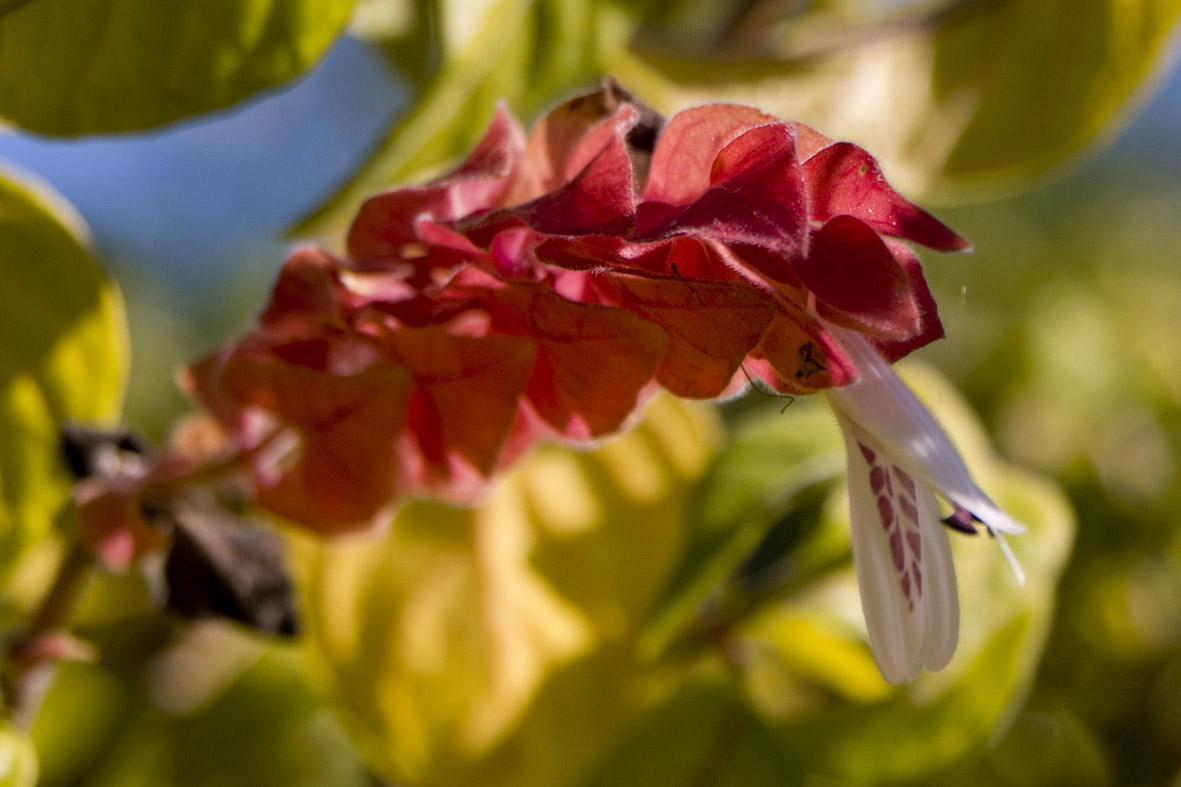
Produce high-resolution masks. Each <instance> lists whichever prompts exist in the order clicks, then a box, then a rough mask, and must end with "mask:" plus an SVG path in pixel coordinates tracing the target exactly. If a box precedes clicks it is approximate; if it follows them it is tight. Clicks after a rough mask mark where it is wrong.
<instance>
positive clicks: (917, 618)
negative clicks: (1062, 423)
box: [825, 326, 1024, 683]
mask: <svg viewBox="0 0 1181 787" xmlns="http://www.w3.org/2000/svg"><path fill="white" fill-rule="evenodd" d="M826 327H828V330H829V331H830V332H831V333H832V334H833V335H834V336H835V337H837V339H838V340H839V341H840V343H841V346H842V347H843V348H844V350H845V351H846V353H847V354H848V356H849V358H850V359H851V360H852V361H853V363H854V364H855V365H856V366H857V370H858V372H859V377H858V379H857V380H856V381H855V382H853V383H851V384H850V385H847V386H844V387H841V388H832V389H829V390H828V391H826V392H825V393H826V396H827V397H828V401H829V404H831V405H832V409H833V412H834V413H836V417H837V421H838V422H839V423H840V426H841V430H842V432H843V433H844V436H845V447H846V452H847V454H848V463H849V504H850V505H849V507H850V517H851V527H852V534H853V565H854V568H855V569H856V572H857V583H858V586H859V588H860V590H861V604H862V607H863V609H864V611H865V622H866V626H867V628H868V630H869V645H870V648H871V650H872V651H873V655H874V658H875V659H876V660H877V664H878V668H879V669H880V670H881V673H882V676H883V677H884V678H885V679H886V680H887V681H889V682H890V683H900V682H902V681H907V680H913V679H914V678H916V677H917V676H918V674H919V672H920V671H921V670H922V669H923V668H926V669H928V670H939V669H942V668H943V667H945V666H947V663H948V662H949V661H950V660H951V657H952V655H953V654H954V653H955V648H956V643H957V641H958V639H959V597H958V594H957V590H956V579H955V566H954V565H953V564H952V560H951V548H950V544H949V542H948V537H947V531H946V529H945V527H944V525H947V526H948V527H952V528H954V529H957V530H961V531H964V532H968V533H974V532H976V525H975V523H980V524H982V525H984V527H985V529H986V530H987V531H988V533H989V535H991V536H993V537H994V538H995V539H996V541H997V543H998V544H1000V546H1001V549H1002V551H1003V552H1004V555H1005V557H1006V559H1007V560H1008V561H1009V564H1010V566H1011V567H1012V569H1013V572H1014V574H1015V575H1016V577H1017V581H1018V582H1019V583H1022V582H1024V574H1023V573H1022V571H1021V567H1020V566H1019V565H1018V564H1017V560H1016V558H1015V557H1014V555H1013V553H1012V551H1011V550H1010V549H1009V547H1008V545H1007V544H1006V543H1005V541H1004V534H1005V533H1014V534H1016V533H1022V532H1024V528H1023V527H1022V526H1021V525H1020V524H1019V523H1017V522H1016V521H1014V520H1013V519H1012V518H1011V517H1009V515H1008V514H1006V513H1005V512H1004V511H1002V510H1001V509H1000V508H998V507H997V505H996V504H995V503H993V502H992V501H991V500H990V499H989V498H988V496H987V495H986V494H984V492H982V491H981V490H980V488H979V487H978V486H976V484H975V482H973V481H972V477H971V474H969V472H968V468H967V466H966V465H965V464H964V460H963V459H962V458H961V457H960V455H959V452H958V451H957V450H956V448H955V446H954V445H952V442H951V440H950V438H948V436H947V434H946V432H944V431H943V429H942V427H940V426H939V424H938V422H937V421H936V420H935V418H934V416H932V415H931V413H930V412H928V410H927V409H926V407H924V406H923V404H922V403H921V402H920V401H919V400H918V398H917V397H916V396H915V395H914V393H913V392H912V391H911V390H910V389H909V388H908V387H907V386H906V385H905V383H903V382H902V380H900V379H899V378H898V376H897V375H896V374H895V373H894V370H893V369H892V368H890V365H889V364H888V363H887V362H886V360H885V359H884V358H883V357H882V356H881V355H880V354H879V353H878V352H877V351H876V350H875V349H874V348H873V347H872V346H871V345H870V344H869V342H867V341H866V340H865V339H864V338H863V337H862V336H860V335H859V334H857V333H854V332H852V331H846V330H842V329H840V328H836V327H833V326H826ZM937 495H938V497H942V498H943V499H944V500H946V501H947V502H948V503H949V504H950V505H951V506H952V507H953V509H954V511H953V513H952V514H951V515H950V516H948V517H947V518H945V519H943V520H942V521H941V518H940V509H939V502H938V500H937V498H936V496H937Z"/></svg>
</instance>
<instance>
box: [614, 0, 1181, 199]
mask: <svg viewBox="0 0 1181 787" xmlns="http://www.w3.org/2000/svg"><path fill="white" fill-rule="evenodd" d="M703 2H705V0H700V1H699V2H698V4H700V3H703ZM683 5H686V4H683ZM687 5H688V6H689V8H688V9H683V13H685V14H686V15H688V16H692V14H689V13H688V12H689V11H692V9H693V8H694V7H695V5H694V3H693V2H690V3H688V4H687ZM768 5H769V4H757V6H758V7H759V8H761V9H762V10H764V11H765V10H767V9H766V6H768ZM883 5H888V6H891V8H890V9H888V10H883ZM834 6H839V9H835V10H834ZM784 7H785V8H787V7H788V6H786V5H785V6H784ZM1179 15H1181V0H998V1H997V2H968V3H954V2H944V3H922V2H920V3H909V4H901V6H899V4H895V3H890V4H882V3H878V2H869V0H858V1H857V2H852V3H840V4H830V3H817V4H810V7H809V9H808V10H805V11H803V12H801V11H800V9H799V7H798V4H793V5H792V6H791V12H790V13H785V15H784V16H783V17H782V18H772V19H766V20H763V23H762V24H761V25H754V24H751V22H752V20H751V19H749V18H748V19H747V20H746V22H747V23H746V24H744V23H743V21H742V19H741V18H739V21H738V22H736V23H734V24H733V26H732V27H731V28H721V29H717V30H714V31H712V32H713V35H712V37H711V38H710V39H709V40H708V41H706V42H701V41H698V42H697V43H696V45H693V44H690V45H686V44H685V43H683V42H682V41H681V40H680V39H679V38H678V37H677V35H678V33H677V30H678V29H679V28H675V29H673V30H672V31H668V30H661V29H660V28H657V27H655V26H652V27H650V28H649V29H648V35H647V36H646V37H645V39H644V41H643V42H641V44H640V46H639V47H638V50H637V51H624V50H620V51H617V52H616V53H615V55H616V57H615V58H614V60H611V61H609V63H610V65H611V67H612V68H613V70H614V71H615V72H616V76H618V77H619V78H620V79H621V80H622V81H623V83H624V84H625V85H629V86H630V87H631V88H632V89H633V90H635V91H636V92H637V93H638V95H640V96H641V97H642V98H644V100H646V101H648V102H649V103H651V104H652V105H653V106H655V107H656V108H658V109H661V110H664V111H671V110H674V109H678V108H681V107H683V106H686V105H690V104H697V103H702V102H706V101H719V100H729V101H738V102H741V103H751V104H756V105H758V106H761V107H762V108H764V109H766V110H768V111H771V112H773V113H775V114H777V115H780V116H783V117H788V118H793V119H797V120H801V121H803V122H805V123H808V124H810V125H812V126H815V127H816V128H817V129H819V130H820V131H822V132H824V133H825V134H828V135H829V136H832V137H836V138H843V139H849V140H852V141H854V142H857V143H859V144H861V145H863V146H864V147H865V148H866V149H868V150H869V151H870V152H872V153H873V154H874V155H875V156H877V157H879V158H880V159H882V160H883V163H884V165H885V170H886V174H887V175H888V176H889V177H890V179H891V180H892V181H893V182H894V183H895V185H897V186H899V187H901V188H903V189H904V190H905V191H907V192H909V193H911V194H914V195H916V196H923V197H924V198H926V199H963V198H967V197H971V196H976V195H981V194H989V193H992V192H995V191H996V190H999V189H1003V188H1012V187H1014V186H1020V185H1021V184H1023V183H1028V181H1029V179H1030V178H1032V177H1035V176H1038V175H1041V174H1044V173H1045V172H1046V171H1047V170H1048V169H1049V168H1051V167H1054V166H1055V165H1058V164H1061V163H1062V162H1063V161H1065V160H1067V159H1068V158H1070V157H1071V156H1073V155H1076V154H1077V153H1079V152H1080V151H1082V150H1085V149H1089V148H1093V147H1095V146H1096V145H1097V144H1099V143H1100V142H1102V141H1104V140H1106V139H1107V138H1108V137H1110V136H1111V135H1112V134H1113V133H1114V132H1115V131H1116V130H1117V129H1118V128H1119V127H1120V126H1121V125H1122V124H1123V123H1126V122H1127V120H1128V119H1129V117H1130V114H1131V112H1132V110H1133V109H1135V108H1136V107H1137V106H1138V104H1139V103H1140V99H1142V97H1143V96H1144V94H1145V93H1146V92H1147V91H1148V90H1149V89H1151V88H1152V87H1153V86H1154V84H1155V83H1156V82H1157V81H1159V80H1158V79H1157V78H1158V77H1160V76H1161V75H1162V74H1163V73H1165V72H1166V71H1167V70H1169V69H1171V68H1172V66H1173V65H1174V64H1175V62H1176V59H1175V55H1176V50H1175V47H1171V46H1170V42H1171V40H1172V39H1173V38H1174V37H1175V33H1176V28H1177V21H1178V17H1179ZM739 16H740V15H739Z"/></svg>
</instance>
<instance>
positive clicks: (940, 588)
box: [183, 81, 1020, 682]
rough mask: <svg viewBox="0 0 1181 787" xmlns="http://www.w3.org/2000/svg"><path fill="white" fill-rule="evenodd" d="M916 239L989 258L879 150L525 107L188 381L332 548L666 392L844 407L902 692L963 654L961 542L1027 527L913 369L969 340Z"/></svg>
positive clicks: (886, 647)
mask: <svg viewBox="0 0 1181 787" xmlns="http://www.w3.org/2000/svg"><path fill="white" fill-rule="evenodd" d="M906 242H910V243H914V244H919V245H922V246H926V247H928V248H931V249H935V250H938V251H943V252H953V251H962V250H964V249H966V248H967V247H968V244H967V243H966V242H965V241H964V240H963V239H962V238H961V237H959V236H958V235H957V234H955V233H954V232H952V231H951V230H950V229H948V228H947V227H946V226H945V225H943V224H942V223H941V222H939V221H938V220H937V219H935V218H934V217H933V216H931V215H930V214H929V213H927V212H926V211H924V210H922V209H921V208H919V207H917V206H915V205H914V204H912V203H910V202H909V201H907V200H906V199H904V198H903V197H901V196H900V195H899V194H898V193H897V192H896V191H895V190H894V189H893V188H891V187H890V186H889V185H888V183H887V182H886V180H885V179H884V177H883V175H882V172H881V169H880V167H879V165H878V163H877V162H876V161H875V160H874V158H873V157H872V156H870V155H869V154H868V153H867V152H866V151H865V150H863V149H862V148H860V147H858V146H856V145H853V144H850V143H847V142H837V141H833V140H831V139H829V138H827V137H825V136H824V135H822V134H820V133H819V132H817V131H815V130H813V129H811V128H809V127H807V126H805V125H803V124H800V123H795V122H790V121H783V120H780V119H778V118H775V117H772V116H770V115H768V114H765V113H763V112H761V111H759V110H757V109H754V108H751V107H746V106H738V105H732V104H707V105H704V106H698V107H694V108H691V109H686V110H684V111H681V112H678V113H676V114H674V115H672V116H671V117H669V118H667V119H666V118H663V117H661V116H659V115H658V114H657V113H656V112H654V111H653V110H651V109H650V108H648V107H646V106H645V105H643V104H642V103H640V102H639V101H637V100H635V99H634V98H633V97H632V96H631V95H629V94H628V93H627V92H626V91H624V90H623V89H622V88H621V87H619V86H618V85H617V84H615V83H613V82H610V81H608V82H607V83H605V84H604V86H603V87H602V88H601V89H600V90H597V91H595V92H593V93H590V94H588V95H584V96H580V97H577V98H575V99H572V100H570V101H567V102H566V103H564V104H561V105H560V106H558V107H557V108H555V109H554V110H552V111H551V112H549V113H548V114H547V115H546V116H545V117H543V118H542V119H541V120H540V121H539V122H538V123H537V125H536V126H535V127H534V128H533V130H532V131H531V132H530V133H528V134H526V133H525V131H524V130H523V129H522V127H521V126H520V125H519V124H518V123H517V121H516V120H515V119H514V118H513V117H512V115H511V114H510V113H509V112H508V110H507V109H505V108H504V107H501V108H499V109H498V110H497V111H496V113H495V115H494V117H493V118H492V121H491V124H490V125H489V127H488V129H487V131H486V132H485V134H484V136H483V138H482V139H481V140H480V141H479V142H478V144H476V146H475V148H474V149H473V151H472V152H471V153H470V154H469V155H468V156H467V158H466V159H465V160H464V161H462V163H460V164H459V165H458V166H457V167H456V168H455V169H453V170H452V171H450V172H448V173H447V174H445V175H443V176H442V177H439V178H437V179H435V180H433V181H431V182H428V183H425V184H422V185H413V186H403V187H399V188H394V189H391V190H389V191H386V192H385V193H382V194H378V195H376V196H374V197H372V198H370V199H369V200H368V201H367V202H365V203H364V204H363V205H362V206H361V207H360V209H359V211H358V213H357V214H356V216H355V218H354V220H353V222H352V225H351V228H350V230H349V232H348V235H347V239H346V243H345V246H344V248H343V249H342V250H341V251H339V252H336V253H334V252H330V251H328V250H325V249H323V248H319V247H312V246H304V247H301V248H299V249H297V250H296V251H295V252H294V253H293V254H292V256H291V257H290V259H288V261H287V262H286V264H285V265H284V266H283V268H282V270H281V272H280V273H279V277H278V281H277V283H276V284H275V286H274V289H273V292H272V294H271V298H270V302H269V303H268V304H267V306H266V308H265V309H264V311H263V312H262V313H261V315H260V317H259V319H258V322H257V324H256V325H255V326H254V327H253V329H252V330H250V331H249V332H248V333H247V334H246V335H244V336H242V337H240V338H238V339H236V340H234V341H232V342H230V343H229V344H227V345H225V346H224V347H222V348H221V349H220V350H217V351H216V352H214V353H212V354H211V355H209V356H208V357H206V358H204V359H202V360H200V361H198V362H197V363H195V364H194V365H193V366H191V367H190V368H189V369H188V370H187V371H186V373H185V374H184V377H183V381H184V384H185V385H186V387H187V389H188V390H189V391H190V393H191V394H192V395H193V396H194V397H195V398H196V399H197V400H198V401H199V402H200V403H201V404H202V405H204V407H205V408H206V409H207V410H208V412H209V413H210V414H211V415H212V417H213V418H214V419H216V421H218V422H219V423H220V424H221V425H222V427H223V428H224V430H225V431H226V432H227V433H228V434H229V435H230V437H231V441H232V442H233V444H234V445H235V446H236V450H237V451H238V453H239V456H240V459H241V466H242V467H244V468H245V469H246V472H247V474H248V476H249V478H250V481H251V482H252V485H253V492H254V496H255V502H256V503H257V505H258V506H260V507H261V508H263V509H267V510H270V511H272V512H274V513H276V514H279V515H280V516H282V517H283V518H286V519H287V520H289V521H291V522H293V523H296V524H298V525H302V526H304V527H307V528H310V529H312V530H314V531H317V532H320V533H322V534H335V533H341V532H346V531H350V530H356V529H359V528H365V527H370V526H371V525H373V524H374V523H375V522H381V521H385V520H387V519H388V516H389V511H390V508H391V506H393V505H394V504H396V502H397V501H398V500H400V499H402V498H404V497H405V496H407V495H419V494H428V495H432V496H435V497H440V498H443V499H445V500H448V501H452V502H454V503H457V504H470V503H472V502H475V501H478V500H479V499H480V497H481V496H482V495H483V494H484V492H485V491H486V490H487V488H488V485H489V484H490V483H491V482H492V481H493V480H494V478H495V477H496V476H497V474H498V473H499V472H500V471H502V470H503V469H504V468H506V467H507V466H509V465H510V464H512V463H513V462H515V461H516V460H517V459H518V458H519V457H521V456H522V454H523V453H524V452H525V451H526V450H527V449H528V448H529V447H530V446H532V445H534V444H536V443H537V442H538V441H539V440H543V439H544V440H556V441H563V442H568V443H586V442H588V441H593V440H596V439H598V438H600V437H603V436H605V435H608V434H611V433H613V432H616V431H618V430H620V429H621V428H625V427H626V425H627V424H628V423H629V422H630V421H631V420H633V419H634V418H635V416H636V413H637V412H638V411H639V409H640V408H641V407H642V406H643V404H644V402H645V401H646V400H647V399H648V398H649V397H650V396H651V395H652V394H653V393H654V392H655V391H657V390H658V389H664V390H666V391H669V392H671V393H672V394H675V395H677V396H681V397H688V398H696V399H713V398H717V397H722V396H731V395H734V394H736V393H738V392H739V391H740V390H742V389H743V388H744V387H746V386H747V385H749V384H750V383H751V381H753V380H758V381H760V382H761V383H762V384H765V385H766V386H769V387H770V388H771V389H773V390H775V391H778V392H782V393H785V394H791V395H806V394H813V393H820V392H824V393H825V395H826V396H827V397H828V400H829V402H830V403H831V404H832V407H833V410H834V412H835V413H836V417H837V420H838V421H839V423H840V425H841V428H842V429H843V431H844V434H845V438H846V440H847V442H848V446H849V452H848V453H849V489H850V494H851V500H852V518H853V524H852V527H853V549H854V563H855V566H856V570H857V574H858V576H859V578H860V585H861V591H862V596H863V599H864V609H865V613H866V618H867V621H868V630H869V640H870V646H871V648H872V650H873V653H874V654H875V657H876V659H877V661H878V664H879V666H880V668H881V671H882V673H883V675H884V676H885V677H886V679H887V680H890V681H893V682H897V681H901V680H905V679H909V678H912V677H914V676H915V675H916V674H917V673H918V672H919V671H920V670H921V669H922V668H923V667H925V668H927V669H932V670H934V669H939V668H941V667H943V666H944V665H945V664H946V663H947V662H948V660H949V659H950V658H951V655H952V653H953V651H954V649H955V645H956V639H957V632H958V601H957V595H956V586H955V574H954V569H953V567H952V563H951V558H950V555H949V548H948V537H947V534H946V527H945V523H946V524H950V526H952V527H954V528H957V529H961V530H969V531H970V530H974V529H975V527H976V524H977V523H982V524H983V526H984V527H985V528H986V529H987V530H988V532H990V533H991V534H993V535H994V536H996V537H997V538H998V539H999V538H1000V537H1001V536H1002V535H1003V534H1005V533H1014V532H1018V531H1019V530H1020V527H1019V526H1018V525H1017V524H1016V523H1015V522H1013V521H1012V520H1011V519H1009V518H1008V517H1007V516H1006V515H1005V514H1004V513H1002V512H1001V511H1000V509H998V508H997V507H996V506H995V505H994V504H993V503H992V502H991V501H989V499H988V498H987V497H986V496H985V495H984V493H983V492H981V491H980V490H979V489H978V488H977V487H976V485H975V484H974V483H973V481H972V480H971V477H970V476H969V474H968V471H967V469H966V468H965V466H964V463H963V461H962V460H961V459H960V457H959V455H958V453H957V452H956V450H955V448H954V447H953V446H952V444H951V442H950V441H949V440H948V438H947V437H946V435H945V434H944V432H943V431H942V429H940V427H939V426H938V425H937V423H936V422H935V420H934V419H933V418H932V416H931V415H930V414H929V413H928V412H927V411H926V410H925V409H924V408H923V407H922V405H920V404H919V402H918V400H917V399H916V398H915V397H914V395H913V394H911V392H910V391H909V390H908V389H907V388H906V387H905V386H904V385H903V384H902V383H901V382H900V381H899V379H898V378H897V377H896V376H895V375H894V373H893V371H892V369H891V366H890V365H891V364H892V363H893V362H894V361H897V360H898V359H900V358H902V357H903V356H905V355H907V354H908V353H910V352H911V351H913V350H914V349H916V348H918V347H922V346H924V345H926V344H928V343H929V342H931V341H934V340H935V339H938V338H940V337H941V336H942V335H943V328H942V326H941V324H940V322H939V318H938V315H937V312H936V306H935V302H934V300H933V298H932V296H931V293H930V291H929V289H928V287H927V284H926V282H925V280H924V278H923V273H922V269H921V267H920V264H919V261H918V258H917V257H916V256H915V254H914V252H913V251H911V249H910V247H909V246H908V245H907V244H906ZM937 498H942V500H943V505H944V506H945V507H946V510H947V511H950V513H949V514H944V513H943V512H941V510H940V503H939V502H938V501H937Z"/></svg>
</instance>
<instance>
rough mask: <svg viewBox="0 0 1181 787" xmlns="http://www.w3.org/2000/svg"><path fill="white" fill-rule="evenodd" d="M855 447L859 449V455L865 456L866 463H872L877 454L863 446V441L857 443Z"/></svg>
mask: <svg viewBox="0 0 1181 787" xmlns="http://www.w3.org/2000/svg"><path fill="white" fill-rule="evenodd" d="M857 447H858V448H860V449H861V455H862V456H864V457H865V461H866V463H867V464H871V465H872V464H873V463H874V462H875V461H876V460H877V454H875V453H874V452H873V451H871V450H869V449H868V448H866V447H865V444H864V443H858V444H857Z"/></svg>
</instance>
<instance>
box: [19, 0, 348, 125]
mask: <svg viewBox="0 0 1181 787" xmlns="http://www.w3.org/2000/svg"><path fill="white" fill-rule="evenodd" d="M352 4H353V0H169V2H157V0H28V2H26V3H24V4H23V5H20V6H18V7H16V8H13V9H11V10H10V11H9V12H8V13H6V14H4V15H2V16H0V117H2V118H4V119H6V120H8V121H9V122H11V123H14V124H16V125H18V126H21V127H22V128H25V129H28V130H29V131H34V132H37V133H41V134H63V135H65V134H93V133H110V132H125V131H135V130H138V129H145V128H152V127H155V126H159V125H162V124H165V123H170V122H173V121H176V120H180V119H182V118H185V117H189V116H192V115H197V114H200V113H203V112H209V111H211V110H215V109H221V108H223V107H228V106H230V105H231V104H234V103H236V102H238V101H240V100H242V99H244V98H246V97H248V96H251V95H253V94H255V93H257V92H258V91H260V90H264V89H266V88H269V87H273V86H275V85H279V84H281V83H283V82H285V81H287V80H289V79H291V78H293V77H295V76H297V75H299V74H300V73H302V72H303V71H304V70H305V69H307V68H308V67H309V66H311V65H312V64H313V63H314V62H315V61H316V60H317V59H318V58H319V57H320V56H321V55H322V54H323V53H324V51H325V50H326V49H327V47H328V46H329V45H330V44H331V43H332V42H333V41H334V40H335V39H336V36H337V35H338V33H339V32H340V30H341V28H342V27H343V26H344V24H345V22H346V21H348V16H349V12H350V9H351V7H352Z"/></svg>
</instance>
